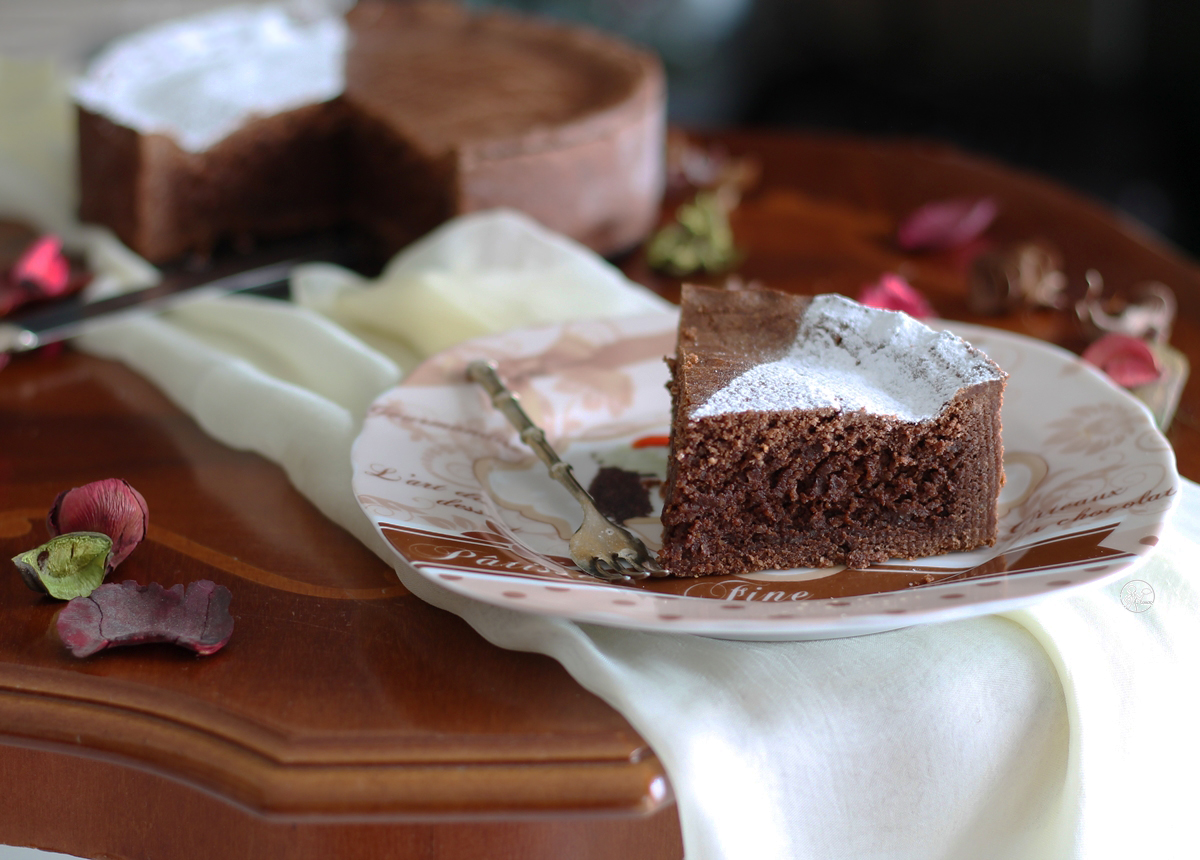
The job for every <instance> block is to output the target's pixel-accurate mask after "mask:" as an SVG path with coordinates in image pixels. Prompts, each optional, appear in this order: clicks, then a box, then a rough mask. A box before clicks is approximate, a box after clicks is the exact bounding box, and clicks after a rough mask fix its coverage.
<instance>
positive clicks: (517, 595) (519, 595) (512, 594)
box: [501, 591, 526, 600]
mask: <svg viewBox="0 0 1200 860" xmlns="http://www.w3.org/2000/svg"><path fill="white" fill-rule="evenodd" d="M501 594H503V595H504V596H505V597H509V598H512V599H513V600H521V599H523V598H524V597H525V596H526V595H525V592H524V591H503V592H501Z"/></svg>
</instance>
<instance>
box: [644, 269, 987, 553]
mask: <svg viewBox="0 0 1200 860" xmlns="http://www.w3.org/2000/svg"><path fill="white" fill-rule="evenodd" d="M670 364H671V368H672V381H671V383H670V389H671V396H672V403H673V409H674V417H673V424H672V430H671V451H670V461H669V466H668V473H667V484H666V499H665V504H664V508H663V514H662V521H663V548H662V550H661V552H660V553H659V560H660V562H661V563H662V564H663V565H664V566H665V567H667V568H668V569H670V571H671V573H673V574H675V575H678V576H701V575H705V574H730V573H744V572H747V571H754V570H770V569H789V568H795V567H828V566H832V565H837V564H843V565H846V566H848V567H863V566H866V565H869V564H870V563H872V562H877V561H884V560H886V559H888V558H922V557H925V556H930V555H936V554H940V553H945V552H950V551H954V550H969V549H974V548H976V547H979V546H982V545H990V544H993V543H995V540H996V523H997V519H996V499H997V495H998V494H999V491H1000V487H1001V486H1002V484H1003V483H1004V471H1003V448H1002V445H1001V440H1000V405H1001V399H1002V397H1003V392H1004V385H1005V381H1006V378H1007V376H1006V374H1005V373H1004V372H1003V371H1002V370H1000V368H999V367H997V366H996V364H995V363H994V362H992V361H991V360H990V359H989V358H988V357H987V356H985V355H984V354H983V353H982V352H980V351H979V350H977V349H975V348H974V347H972V346H970V345H969V344H967V343H966V342H965V341H963V340H961V339H960V338H958V337H955V336H954V335H951V334H949V333H947V332H935V331H933V330H932V329H930V328H929V327H928V326H925V325H924V324H922V323H920V322H918V321H916V320H914V319H912V318H911V317H909V316H907V315H905V314H900V313H895V312H891V311H879V310H874V309H871V308H867V307H864V306H863V305H860V304H858V303H856V302H852V301H850V300H849V299H846V298H843V297H841V296H834V295H825V296H817V297H815V298H810V297H805V296H793V295H785V294H783V293H776V292H771V291H765V290H764V291H753V290H752V291H737V292H730V291H723V290H712V289H705V288H699V287H687V286H685V287H684V291H683V311H682V315H681V318H680V323H679V343H678V349H677V352H676V355H675V358H674V359H672V360H671V361H670Z"/></svg>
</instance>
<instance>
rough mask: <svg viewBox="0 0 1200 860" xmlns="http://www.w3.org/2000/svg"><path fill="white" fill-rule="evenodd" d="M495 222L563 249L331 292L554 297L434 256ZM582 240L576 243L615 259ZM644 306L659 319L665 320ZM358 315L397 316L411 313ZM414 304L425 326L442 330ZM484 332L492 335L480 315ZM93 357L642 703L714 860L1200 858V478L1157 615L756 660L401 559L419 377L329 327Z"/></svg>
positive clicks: (512, 223)
mask: <svg viewBox="0 0 1200 860" xmlns="http://www.w3.org/2000/svg"><path fill="white" fill-rule="evenodd" d="M526 228H528V229H526ZM493 231H500V232H502V234H503V235H504V236H505V241H504V242H501V243H494V244H493V246H494V247H497V248H502V249H503V251H504V260H502V261H498V264H499V268H500V269H504V268H506V267H511V266H512V265H513V263H512V261H514V260H515V261H517V264H516V265H515V268H516V269H518V270H519V269H520V265H519V262H520V261H521V260H522V259H527V260H543V259H545V258H546V257H545V255H546V252H547V248H546V247H545V245H544V242H545V241H546V240H547V236H546V234H545V232H544V231H542V230H540V229H539V228H530V226H529V225H528V224H525V223H524V222H523V219H520V218H517V217H515V216H511V215H508V214H504V213H490V214H487V215H484V216H476V217H473V218H466V219H462V220H460V221H458V222H454V223H452V224H451V225H450V226H449V227H447V228H446V229H444V230H443V231H442V232H440V233H439V234H438V235H437V236H435V237H433V239H431V240H429V242H428V243H427V244H425V245H422V246H420V247H418V248H417V249H414V250H413V251H412V254H413V258H416V259H427V260H430V261H431V262H429V263H428V265H429V267H430V268H429V270H428V271H427V272H424V273H423V272H422V270H421V268H420V267H418V266H410V265H407V264H406V260H405V259H404V258H402V259H401V260H399V261H398V262H397V264H396V265H395V266H394V267H393V269H392V271H403V272H404V277H400V278H394V279H392V280H390V281H388V280H385V281H384V282H382V283H381V284H376V285H371V284H366V283H363V282H360V281H358V280H357V279H355V278H353V277H352V276H348V275H347V276H344V277H341V280H340V283H341V286H340V287H337V288H336V289H335V290H333V291H332V292H337V291H338V290H357V291H363V290H378V291H380V292H381V293H386V292H391V291H394V292H396V293H399V292H400V291H403V290H408V289H425V287H420V286H418V287H415V288H414V284H415V283H418V282H419V281H421V279H422V278H424V279H425V283H426V284H429V283H436V284H441V285H442V286H443V287H444V289H445V291H446V295H448V296H452V297H455V298H456V301H457V302H458V303H459V304H462V305H464V306H470V305H472V304H473V298H474V297H475V296H476V295H477V293H479V292H487V293H488V298H487V301H488V302H489V303H493V304H494V303H496V302H497V296H498V295H502V294H503V290H504V289H509V290H513V291H516V290H517V289H518V286H517V285H522V286H521V288H520V290H521V291H520V294H519V295H514V296H513V302H514V303H515V304H516V305H522V306H523V305H525V304H526V303H528V302H530V301H534V300H536V299H537V298H538V296H539V295H540V293H538V292H534V293H532V294H531V292H530V290H528V289H524V285H527V284H537V285H538V286H537V290H539V291H540V290H546V291H550V290H554V289H556V288H558V286H559V285H557V284H556V283H555V281H554V279H553V278H551V277H545V278H539V277H537V276H536V273H535V272H530V273H528V274H529V277H528V278H521V277H513V278H511V279H510V280H508V281H507V286H506V287H503V288H500V289H498V288H497V287H496V281H497V277H498V276H497V275H496V274H495V270H493V268H492V265H491V261H490V259H489V258H488V257H487V255H486V254H482V253H480V254H476V255H475V256H474V258H472V259H473V263H472V265H473V266H476V267H479V269H480V271H479V272H478V273H477V274H478V277H475V276H473V275H472V267H470V266H468V267H460V268H459V269H457V270H456V271H455V273H454V274H453V276H451V275H450V274H448V273H447V271H446V269H445V266H444V263H445V261H446V260H447V259H461V258H458V257H457V255H455V254H450V255H448V256H441V255H439V254H437V253H434V252H435V251H437V250H438V249H439V247H441V246H443V243H444V247H445V248H456V247H461V245H462V243H463V242H464V239H465V238H467V237H471V236H473V237H474V238H475V239H477V240H480V241H481V242H483V243H484V244H486V243H487V242H489V241H490V239H489V238H488V237H489V236H491V234H492V233H493ZM485 234H487V235H485ZM493 238H494V236H493ZM561 241H562V240H560V239H559V238H557V237H554V238H552V239H551V244H552V245H553V246H554V247H555V248H557V249H558V250H559V251H564V250H565V251H567V252H570V253H572V254H576V255H581V256H583V257H588V256H590V255H589V253H588V252H586V251H584V250H583V249H581V248H579V247H578V246H575V247H572V246H570V245H566V246H565V247H564V246H563V245H562V244H561ZM522 247H524V248H527V249H528V252H527V255H523V254H522V252H521V250H520V249H521V248H522ZM410 259H412V258H410ZM590 263H591V264H593V265H598V266H600V268H601V269H602V270H603V268H604V265H606V264H602V263H600V261H597V260H595V259H594V258H592V259H591V260H590ZM555 265H557V264H555ZM535 268H536V267H535ZM572 271H573V272H574V273H575V274H576V275H577V274H578V270H577V269H572ZM308 274H309V275H311V274H312V273H311V272H310V273H308ZM318 274H320V276H321V277H322V278H323V279H324V281H325V282H326V283H325V285H326V286H328V285H329V283H337V282H339V278H338V277H336V275H337V273H336V272H333V271H331V270H329V269H328V268H327V267H323V268H322V269H321V270H319V272H318ZM607 274H610V275H611V274H612V273H611V272H607ZM306 276H307V275H305V274H302V275H301V277H300V280H303V279H304V277H306ZM588 283H589V286H590V288H591V289H593V290H595V291H597V292H596V293H595V295H596V296H597V297H599V296H609V295H610V292H609V291H611V299H610V304H612V303H618V302H622V303H624V302H632V301H633V298H632V297H633V296H636V295H637V288H635V287H633V286H632V285H630V284H629V283H628V282H621V281H619V280H612V279H611V278H610V279H607V280H603V279H602V280H596V281H592V282H588ZM301 292H302V293H303V292H304V291H303V290H301ZM326 292H327V295H326V298H327V299H328V298H329V295H328V293H329V292H330V291H326ZM643 298H644V299H645V302H646V304H645V306H644V307H643V308H642V310H643V311H645V310H647V309H651V308H654V307H655V306H657V305H658V304H659V303H658V302H657V300H656V299H654V298H653V297H651V296H650V295H649V294H648V293H646V294H644V295H643ZM345 300H347V296H345V295H343V296H341V297H340V298H339V299H337V301H345ZM349 301H351V302H363V303H366V304H369V303H378V306H380V307H383V306H387V305H389V304H391V303H398V304H403V303H404V302H406V301H408V299H407V298H406V297H402V296H399V295H391V296H388V295H382V294H380V295H375V296H371V297H363V296H361V295H359V296H357V297H354V298H350V299H349ZM324 307H325V308H326V309H327V310H330V311H331V312H336V311H334V310H333V305H332V304H330V303H329V302H326V303H325V304H324ZM427 307H429V308H433V307H436V308H437V318H436V319H431V320H429V321H428V325H429V326H430V327H431V328H432V327H434V326H435V325H436V326H443V327H444V326H445V325H446V322H445V318H444V316H445V315H446V314H451V316H452V315H453V310H452V308H451V305H449V304H447V303H446V302H436V303H432V304H428V305H427ZM411 313H415V312H413V311H411V310H410V315H409V316H408V317H407V318H406V320H405V326H406V327H412V326H420V325H421V324H422V321H421V320H420V319H419V318H413V317H412V316H411ZM418 316H419V314H418ZM467 326H468V327H470V328H471V330H472V333H473V334H474V333H478V332H477V330H476V329H475V326H476V321H475V320H470V321H469V322H468V323H467ZM376 329H377V331H376V334H378V327H377V326H376ZM80 345H81V346H82V347H83V348H85V349H87V350H89V351H91V352H94V353H96V354H99V355H104V356H108V357H112V358H117V359H120V360H122V361H125V362H126V363H128V364H129V365H130V366H132V367H134V368H135V369H137V370H139V371H140V372H142V373H143V374H145V375H146V376H147V377H149V378H150V379H152V380H154V382H156V383H157V384H158V385H159V386H160V387H161V388H162V389H163V390H164V391H165V392H167V394H168V395H169V396H171V397H172V399H174V400H175V402H176V403H178V404H179V405H180V407H181V408H183V409H184V410H185V411H187V412H188V413H189V414H191V415H194V416H195V417H196V419H197V420H198V421H199V422H200V423H201V425H202V426H203V427H204V428H205V429H206V430H207V431H208V432H209V433H211V434H212V435H213V436H215V437H216V438H218V439H221V440H222V441H225V442H226V443H228V444H230V445H234V446H236V447H240V448H249V449H251V450H255V451H258V452H260V453H262V454H263V455H264V456H267V457H269V458H271V459H273V460H275V461H276V462H279V463H280V464H281V465H283V467H284V468H285V469H286V470H287V472H288V474H289V475H290V476H291V478H292V480H293V481H294V482H295V484H296V486H297V487H298V488H300V490H301V491H302V492H303V493H305V495H307V496H308V497H309V498H310V499H311V500H312V501H313V502H314V504H316V505H317V506H318V507H319V508H320V509H321V510H322V511H323V512H324V513H325V514H326V515H327V516H329V517H330V518H331V519H333V520H334V521H335V522H338V523H339V524H341V525H342V526H344V527H345V528H346V529H348V530H349V531H351V532H353V533H354V534H355V535H357V536H358V537H359V538H360V539H361V540H363V541H364V542H365V543H367V544H368V545H369V546H371V547H372V549H374V550H375V551H376V552H377V553H378V554H379V556H380V557H381V558H383V559H384V560H385V561H387V562H388V563H389V564H391V565H393V566H394V567H395V568H396V571H397V574H398V575H399V576H400V578H401V579H402V580H403V582H404V583H405V585H406V586H407V587H408V588H410V589H411V590H412V591H413V592H415V593H416V594H418V595H420V596H421V597H422V598H424V599H425V600H427V601H429V602H430V603H433V604H434V605H437V606H440V607H443V608H445V609H448V610H449V611H451V612H455V613H457V614H459V615H461V616H462V617H463V618H465V619H466V620H467V621H468V622H469V623H470V624H471V625H472V626H473V627H474V628H475V629H476V630H478V631H479V632H480V633H481V634H482V635H483V636H485V637H486V638H487V639H489V640H490V641H492V642H494V643H495V644H497V645H499V646H501V647H504V648H513V649H520V650H529V651H537V652H540V653H544V654H548V655H550V656H552V657H554V658H555V659H557V660H558V661H559V662H561V663H562V664H563V665H564V666H565V667H566V668H567V669H568V671H569V672H570V673H571V674H572V675H573V676H574V677H575V678H576V679H577V680H578V681H579V682H580V683H581V684H582V685H583V686H585V687H586V688H588V689H589V690H592V691H593V692H595V693H596V694H598V695H600V696H601V697H603V698H604V699H605V700H606V701H608V702H609V703H611V704H612V705H613V707H615V708H617V709H618V710H619V711H620V712H621V713H622V714H624V715H625V716H626V717H627V718H628V719H629V720H630V721H631V722H632V723H633V725H634V726H635V727H636V728H637V729H638V731H639V732H641V733H642V735H643V736H644V737H645V738H646V739H647V741H648V742H649V743H650V745H651V746H652V747H653V748H654V750H655V751H656V752H657V753H658V755H659V756H660V757H661V759H662V760H663V762H664V765H665V767H666V769H667V773H668V775H669V777H670V780H671V783H672V785H673V787H674V790H675V793H676V796H677V801H678V804H679V813H680V819H681V822H682V826H683V834H684V843H685V846H686V851H687V857H688V858H689V860H717V858H722V860H731V858H747V860H750V858H753V860H762V858H853V857H864V858H866V857H871V858H972V860H974V858H993V857H994V858H1006V860H1008V858H1030V860H1046V858H1069V857H1078V858H1088V860H1091V858H1100V857H1128V856H1154V857H1182V856H1188V854H1189V853H1190V851H1191V845H1190V838H1191V833H1190V828H1189V827H1188V825H1187V822H1188V821H1189V815H1188V812H1189V810H1190V807H1191V804H1192V801H1194V800H1196V798H1197V792H1196V790H1195V789H1194V788H1193V786H1194V776H1195V774H1196V773H1197V772H1198V769H1200V742H1198V740H1197V733H1196V732H1195V731H1194V730H1193V728H1192V726H1191V723H1192V722H1193V721H1194V714H1195V707H1194V702H1195V695H1194V693H1193V689H1194V685H1195V684H1196V679H1197V678H1198V677H1200V597H1198V592H1197V588H1196V584H1195V580H1194V578H1191V577H1189V576H1188V562H1189V560H1190V559H1192V558H1195V557H1197V549H1198V547H1197V546H1196V538H1197V536H1200V489H1198V488H1197V487H1196V486H1195V485H1193V484H1191V483H1188V484H1186V487H1185V491H1184V495H1183V507H1182V510H1181V511H1180V512H1179V516H1178V517H1177V526H1176V528H1175V529H1173V530H1172V531H1170V532H1169V534H1168V535H1167V537H1166V539H1165V540H1164V541H1163V542H1162V544H1161V546H1160V548H1159V550H1158V552H1157V553H1156V555H1155V556H1154V558H1153V559H1152V560H1151V561H1150V562H1149V563H1148V564H1147V565H1145V566H1144V567H1143V568H1141V569H1140V571H1139V572H1138V573H1137V576H1138V577H1139V578H1141V579H1144V580H1146V581H1147V582H1149V583H1150V584H1151V585H1152V587H1153V588H1154V591H1155V594H1156V600H1155V603H1154V605H1153V607H1152V609H1151V610H1149V611H1147V612H1144V613H1140V614H1138V613H1132V612H1129V611H1127V610H1126V609H1125V608H1124V607H1123V606H1122V604H1121V601H1120V599H1119V596H1118V592H1119V589H1120V587H1121V585H1122V583H1123V582H1125V581H1127V580H1128V579H1129V578H1131V577H1129V576H1126V577H1123V578H1122V580H1120V581H1118V582H1117V583H1115V584H1114V585H1112V586H1109V587H1105V588H1098V589H1095V590H1093V591H1091V592H1089V593H1086V594H1084V595H1082V596H1079V597H1073V598H1058V599H1054V600H1050V601H1047V602H1046V603H1043V604H1041V605H1039V606H1037V607H1035V608H1034V609H1031V610H1027V611H1022V612H1015V613H1011V614H1009V615H1007V616H990V617H983V618H978V619H974V620H967V621H958V622H954V623H948V624H940V625H928V626H920V627H914V628H910V629H906V630H900V631H895V632H892V633H884V634H878V635H874V636H867V637H860V638H855V639H845V640H834V641H824V642H803V643H746V642H729V641H719V640H713V639H704V638H698V637H692V636H680V635H670V634H654V633H637V632H629V631H622V630H616V629H608V628H605V627H597V626H591V625H583V624H576V623H573V622H570V621H565V620H561V619H550V618H544V617H539V616H532V615H525V614H519V613H514V612H512V611H510V610H505V609H500V608H496V607H491V606H486V605H483V604H479V603H475V602H472V601H470V600H467V599H465V598H462V597H459V596H456V595H453V594H451V593H449V592H447V591H445V590H443V589H441V588H439V587H438V586H436V585H433V584H431V583H429V582H427V581H426V580H424V579H422V578H421V577H419V576H417V575H415V574H414V573H413V572H412V571H411V570H410V569H409V568H408V567H407V566H406V565H405V564H403V563H402V562H400V561H399V560H398V559H397V558H396V557H395V556H394V555H393V554H392V553H391V552H390V550H389V549H388V548H387V547H386V546H385V545H384V544H383V543H382V541H381V540H380V538H379V537H378V535H377V534H376V533H375V531H374V529H373V527H372V526H371V524H370V523H369V522H368V520H367V518H366V517H365V516H364V515H363V514H362V512H361V511H360V509H359V507H358V505H357V503H356V501H355V500H354V498H353V496H352V493H351V490H350V474H349V462H350V454H349V449H350V444H351V442H352V441H353V439H354V438H355V436H356V433H357V431H358V427H359V417H360V416H361V415H362V414H363V411H364V409H365V406H366V404H367V402H368V401H369V399H370V397H371V396H372V395H373V394H374V393H377V392H378V391H382V390H383V389H385V388H386V387H388V386H390V385H391V384H393V383H394V382H395V380H396V379H397V377H398V370H397V369H396V367H395V366H394V365H393V364H392V363H391V362H390V361H389V360H388V359H386V358H384V357H382V356H381V355H380V354H378V353H376V352H374V351H373V350H371V349H369V348H367V347H366V346H365V345H363V344H362V343H361V342H360V341H358V340H356V339H355V338H353V337H352V336H350V335H349V334H348V333H347V332H346V331H345V329H343V328H342V327H340V326H338V325H336V324H334V323H332V322H331V321H329V320H327V319H326V318H323V317H322V316H320V315H318V314H316V313H314V312H313V311H311V310H308V309H303V308H297V307H295V306H292V305H288V304H284V303H279V302H271V301H269V300H257V299H249V298H231V299H226V300H222V301H217V302H212V303H211V304H208V305H199V306H193V307H188V308H187V309H185V310H180V311H177V312H174V313H172V314H170V315H168V316H167V317H164V318H154V319H143V320H138V321H136V322H131V323H128V324H126V325H122V326H121V327H120V329H112V330H108V331H105V332H103V333H102V334H99V335H95V336H88V337H86V338H83V339H81V342H80ZM410 346H411V345H410Z"/></svg>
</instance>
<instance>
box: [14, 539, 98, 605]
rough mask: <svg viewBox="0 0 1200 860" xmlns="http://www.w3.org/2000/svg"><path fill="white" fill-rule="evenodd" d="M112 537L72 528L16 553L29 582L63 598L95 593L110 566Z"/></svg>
mask: <svg viewBox="0 0 1200 860" xmlns="http://www.w3.org/2000/svg"><path fill="white" fill-rule="evenodd" d="M111 551H112V540H111V539H109V537H108V535H105V534H100V533H99V532H71V533H70V534H65V535H58V536H57V537H52V538H50V540H48V541H47V542H46V543H44V544H42V545H41V546H39V547H36V548H34V549H31V550H29V551H28V552H23V553H21V554H20V555H18V556H14V557H13V564H15V565H16V566H17V570H19V571H20V572H21V578H22V579H24V580H25V584H26V585H28V586H29V587H30V588H32V589H33V590H34V591H40V592H41V593H43V594H49V595H50V596H51V597H57V598H58V599H59V600H71V599H72V598H75V597H84V596H86V595H88V594H91V593H92V592H93V591H95V590H96V588H97V587H99V585H100V583H102V582H104V577H105V576H106V575H107V574H108V571H109V570H110V568H109V566H108V559H109V555H110V553H111Z"/></svg>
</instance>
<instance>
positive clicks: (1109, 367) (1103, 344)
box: [1083, 334, 1162, 388]
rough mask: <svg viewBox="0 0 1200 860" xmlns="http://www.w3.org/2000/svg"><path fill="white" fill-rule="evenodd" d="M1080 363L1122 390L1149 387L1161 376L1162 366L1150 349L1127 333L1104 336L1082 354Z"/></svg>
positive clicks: (1147, 345)
mask: <svg viewBox="0 0 1200 860" xmlns="http://www.w3.org/2000/svg"><path fill="white" fill-rule="evenodd" d="M1083 360H1084V361H1086V362H1087V363H1088V364H1091V365H1094V366H1096V367H1098V368H1100V369H1101V370H1102V371H1104V373H1105V374H1106V375H1107V376H1108V378H1109V379H1111V380H1112V381H1113V382H1115V383H1116V384H1117V385H1120V386H1121V387H1122V388H1137V387H1138V386H1139V385H1149V384H1150V383H1151V382H1154V380H1156V379H1158V378H1159V377H1160V376H1162V363H1161V362H1160V361H1159V360H1158V356H1157V355H1155V354H1154V350H1152V349H1151V348H1150V346H1149V344H1147V343H1146V342H1145V341H1144V340H1139V339H1138V338H1136V337H1130V336H1129V335H1127V334H1106V335H1105V336H1104V337H1102V338H1100V339H1099V340H1097V341H1095V342H1094V343H1092V344H1091V345H1090V346H1089V347H1088V348H1087V349H1085V350H1084V351H1083Z"/></svg>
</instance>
